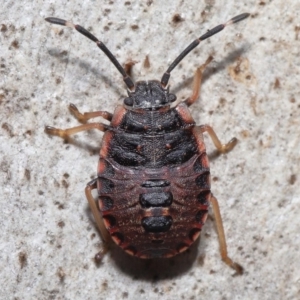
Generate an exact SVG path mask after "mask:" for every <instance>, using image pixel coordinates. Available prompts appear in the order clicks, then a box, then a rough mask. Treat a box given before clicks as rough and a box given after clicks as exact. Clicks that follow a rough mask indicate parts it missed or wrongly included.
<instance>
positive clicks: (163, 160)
mask: <svg viewBox="0 0 300 300" xmlns="http://www.w3.org/2000/svg"><path fill="white" fill-rule="evenodd" d="M248 16H249V14H248V13H244V14H240V15H238V16H236V17H234V18H232V19H230V20H229V21H228V22H226V23H224V24H221V25H218V26H216V27H214V28H213V29H211V30H209V31H207V32H206V33H205V34H203V35H202V36H200V37H199V38H198V39H196V40H195V41H193V42H192V43H191V44H190V45H189V46H188V47H187V48H186V49H185V50H184V51H183V52H181V54H180V55H179V56H178V57H177V58H176V59H175V60H174V61H173V62H172V64H171V65H170V66H169V68H168V69H167V71H166V72H165V73H164V74H163V76H162V79H161V80H160V81H158V80H150V81H138V82H136V83H133V81H132V79H131V78H130V76H129V75H128V74H126V72H125V70H124V68H123V67H122V66H121V65H120V63H119V62H118V61H117V59H116V57H115V56H114V55H113V54H112V53H111V52H110V50H108V48H107V47H106V46H105V45H104V44H103V43H102V42H101V41H99V40H98V39H97V38H96V37H95V36H94V35H93V34H91V33H90V32H89V31H87V30H86V29H84V28H83V27H81V26H80V25H75V24H73V23H72V22H70V21H65V20H62V19H58V18H46V21H48V22H50V23H53V24H58V25H63V26H68V27H71V28H74V29H76V30H77V31H79V32H80V33H81V34H83V35H84V36H86V37H87V38H89V39H90V40H92V41H93V42H95V43H96V44H97V46H98V47H99V48H100V49H101V50H102V51H103V52H104V53H105V55H106V56H107V57H108V58H109V59H110V61H111V62H112V63H113V64H114V65H115V67H116V68H117V69H118V71H119V72H120V73H121V75H122V76H123V80H124V82H125V84H126V86H127V91H128V97H126V98H125V99H124V103H123V105H120V106H117V108H116V109H115V112H114V114H111V113H109V112H106V111H95V112H86V113H83V114H82V113H80V112H79V110H78V109H77V107H76V106H75V105H74V104H71V105H70V106H69V109H70V111H71V113H72V114H73V115H74V116H75V117H76V118H77V119H78V120H79V121H80V122H81V123H83V124H82V125H80V126H77V127H73V128H69V129H57V128H53V127H50V126H46V128H45V131H46V133H47V134H50V135H57V136H60V137H61V138H65V139H67V138H68V137H69V136H70V135H72V134H75V133H78V132H81V131H85V130H90V129H98V130H100V131H102V132H104V136H103V139H102V144H101V149H100V159H99V164H98V172H97V173H98V174H97V178H95V179H94V180H92V181H91V182H89V183H88V184H87V187H86V189H85V193H86V197H87V200H88V202H89V205H90V207H91V210H92V213H93V216H94V218H95V221H96V223H97V226H98V228H99V230H100V233H101V236H102V238H103V241H104V245H107V244H109V243H110V241H111V240H113V241H114V242H115V243H116V244H117V245H118V246H120V247H121V248H122V249H123V250H124V251H126V252H127V253H128V254H130V255H133V256H137V257H140V258H163V257H172V256H174V255H177V254H179V253H181V252H184V251H185V250H187V249H188V248H189V247H190V246H191V244H192V243H193V242H194V241H195V240H196V239H197V238H198V237H199V235H200V231H201V228H202V226H203V224H204V223H205V220H206V218H207V213H208V209H209V205H210V204H212V208H213V212H214V215H215V221H216V227H217V232H218V236H219V244H220V253H221V257H222V259H223V261H224V262H225V263H226V264H227V265H229V266H230V267H232V268H233V269H235V270H236V271H237V272H238V273H242V267H241V266H240V265H239V264H237V263H235V262H234V261H233V260H232V259H231V258H230V257H229V256H228V255H227V246H226V240H225V234H224V229H223V224H222V219H221V215H220V210H219V205H218V201H217V199H216V198H215V197H214V196H213V195H212V193H211V191H210V169H209V162H208V157H207V154H206V149H205V144H204V141H203V133H204V132H207V133H208V134H209V136H210V137H211V139H212V141H213V143H214V145H215V146H216V148H217V149H218V151H219V152H221V153H225V152H228V151H230V150H231V149H232V148H233V147H234V146H235V145H236V142H237V139H236V138H233V139H231V140H230V141H229V142H228V143H227V144H222V143H221V142H220V140H219V139H218V137H217V135H216V133H215V132H214V130H213V128H212V127H210V126H209V125H200V126H197V125H196V124H195V121H194V120H193V118H192V116H191V114H190V112H189V109H188V107H189V106H190V105H192V104H193V103H194V102H195V101H196V100H197V98H198V96H199V91H200V86H201V80H202V73H203V71H204V69H205V68H206V66H207V65H208V64H209V63H210V62H211V60H212V57H209V58H208V59H207V61H206V62H205V63H204V64H203V65H202V66H200V67H199V68H198V69H197V70H196V73H195V76H194V87H193V92H192V93H191V96H190V97H188V98H187V99H186V100H185V101H183V102H181V103H179V104H177V105H172V103H173V102H174V101H175V100H176V95H175V94H172V93H170V91H169V88H168V87H167V85H168V81H169V78H170V73H171V71H172V70H173V69H174V68H175V67H176V66H177V65H178V63H179V62H180V61H181V60H182V59H183V58H184V57H185V56H186V55H187V54H188V53H190V52H191V51H192V50H193V49H194V48H195V47H197V46H198V45H199V44H200V42H201V41H203V40H205V39H207V38H209V37H211V36H213V35H214V34H216V33H218V32H220V31H221V30H223V29H224V28H225V27H226V26H227V25H230V24H233V23H236V22H239V21H242V20H244V19H245V18H247V17H248ZM95 117H102V118H104V119H105V120H108V121H109V122H110V124H109V125H106V124H104V123H87V121H88V120H90V119H92V118H95ZM94 189H97V190H98V201H97V202H96V201H95V199H94V198H93V197H92V193H91V192H92V190H94ZM97 257H98V258H99V256H97Z"/></svg>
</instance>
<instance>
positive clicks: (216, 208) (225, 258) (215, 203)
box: [210, 195, 243, 275]
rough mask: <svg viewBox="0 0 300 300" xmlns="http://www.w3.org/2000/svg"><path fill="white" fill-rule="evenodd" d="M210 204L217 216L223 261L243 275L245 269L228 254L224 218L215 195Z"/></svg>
mask: <svg viewBox="0 0 300 300" xmlns="http://www.w3.org/2000/svg"><path fill="white" fill-rule="evenodd" d="M210 202H211V203H212V208H213V212H214V215H215V221H216V227H217V232H218V237H219V245H220V254H221V257H222V260H223V261H224V262H225V263H226V264H227V265H228V266H230V267H231V268H233V269H234V270H235V271H236V272H237V274H239V275H241V274H243V267H242V266H241V265H239V264H238V263H236V262H234V261H233V260H232V259H231V258H230V257H229V256H228V254H227V245H226V238H225V233H224V227H223V222H222V217H221V214H220V207H219V203H218V200H217V199H216V198H215V197H214V196H213V195H211V197H210Z"/></svg>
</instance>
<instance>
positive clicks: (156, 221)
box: [142, 216, 173, 233]
mask: <svg viewBox="0 0 300 300" xmlns="http://www.w3.org/2000/svg"><path fill="white" fill-rule="evenodd" d="M172 223H173V219H172V217H171V216H159V217H146V218H144V219H143V220H142V225H143V227H144V229H145V230H146V231H147V232H156V233H157V232H166V231H168V230H169V229H170V228H171V226H172Z"/></svg>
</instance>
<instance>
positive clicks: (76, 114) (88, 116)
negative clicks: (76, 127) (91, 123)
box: [69, 103, 113, 123]
mask: <svg viewBox="0 0 300 300" xmlns="http://www.w3.org/2000/svg"><path fill="white" fill-rule="evenodd" d="M69 110H70V112H71V113H72V115H73V116H74V117H75V118H76V119H77V120H78V121H79V122H80V123H86V121H88V120H89V119H92V118H96V117H102V118H104V119H105V120H108V121H111V120H112V117H113V114H111V113H109V112H108V111H102V110H99V111H94V112H85V113H83V114H82V113H81V112H80V111H79V110H78V108H77V107H76V106H75V105H74V104H72V103H71V104H70V105H69Z"/></svg>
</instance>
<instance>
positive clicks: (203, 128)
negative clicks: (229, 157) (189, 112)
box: [199, 125, 237, 153]
mask: <svg viewBox="0 0 300 300" xmlns="http://www.w3.org/2000/svg"><path fill="white" fill-rule="evenodd" d="M199 128H200V130H201V131H202V133H203V132H207V133H208V134H209V136H210V138H211V139H212V141H213V143H214V145H215V147H216V148H217V149H218V151H220V152H221V153H226V152H229V151H230V150H232V149H233V147H234V146H235V145H236V144H237V138H235V137H234V138H232V139H231V140H230V141H229V142H228V143H227V144H222V143H221V142H220V140H219V138H218V137H217V135H216V133H215V131H214V130H213V129H212V127H210V126H209V125H200V126H199Z"/></svg>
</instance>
